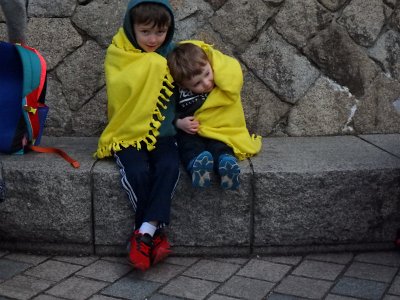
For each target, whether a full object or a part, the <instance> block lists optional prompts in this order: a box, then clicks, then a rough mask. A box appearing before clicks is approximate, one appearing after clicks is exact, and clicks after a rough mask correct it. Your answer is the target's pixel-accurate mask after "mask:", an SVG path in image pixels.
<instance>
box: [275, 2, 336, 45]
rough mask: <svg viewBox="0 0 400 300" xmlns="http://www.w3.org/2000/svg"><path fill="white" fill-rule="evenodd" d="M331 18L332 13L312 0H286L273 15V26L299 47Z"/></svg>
mask: <svg viewBox="0 0 400 300" xmlns="http://www.w3.org/2000/svg"><path fill="white" fill-rule="evenodd" d="M331 20H332V14H331V13H329V11H327V10H326V9H325V8H324V7H323V6H321V5H320V4H319V3H318V2H316V1H314V0H305V1H296V0H287V1H285V3H284V4H283V5H282V8H281V10H280V11H279V13H278V14H277V15H276V17H275V25H274V27H275V29H276V30H277V31H278V32H279V33H281V34H282V36H283V37H284V38H285V39H286V40H287V41H289V42H290V43H291V44H295V45H296V46H298V47H300V48H301V47H304V46H305V45H306V43H307V40H308V39H309V38H310V37H311V36H313V35H315V34H316V33H317V32H318V31H319V30H321V29H322V28H324V27H326V26H327V24H328V23H330V22H331Z"/></svg>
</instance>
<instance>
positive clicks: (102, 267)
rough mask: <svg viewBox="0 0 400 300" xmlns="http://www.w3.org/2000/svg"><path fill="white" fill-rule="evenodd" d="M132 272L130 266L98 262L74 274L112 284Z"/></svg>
mask: <svg viewBox="0 0 400 300" xmlns="http://www.w3.org/2000/svg"><path fill="white" fill-rule="evenodd" d="M131 270H132V267H131V266H128V265H123V264H119V263H114V262H110V261H105V260H98V261H96V262H94V263H93V264H91V265H90V266H87V267H85V268H83V269H82V270H80V271H79V272H77V273H76V275H79V276H83V277H89V278H93V279H97V280H102V281H108V282H114V281H116V280H117V279H119V278H121V277H123V276H124V275H125V274H127V273H128V272H130V271H131Z"/></svg>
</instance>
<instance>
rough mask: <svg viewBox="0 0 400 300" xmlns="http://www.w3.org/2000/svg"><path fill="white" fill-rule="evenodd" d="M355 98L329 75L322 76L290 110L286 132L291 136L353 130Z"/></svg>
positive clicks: (338, 133) (350, 131)
mask: <svg viewBox="0 0 400 300" xmlns="http://www.w3.org/2000/svg"><path fill="white" fill-rule="evenodd" d="M356 101H357V100H356V99H355V97H354V96H352V95H351V94H350V93H349V92H348V91H346V90H345V89H342V88H341V87H340V86H339V85H338V84H336V83H335V82H332V81H330V80H329V79H328V78H326V77H320V78H319V79H318V80H317V82H316V83H315V84H314V86H313V87H312V88H310V89H309V90H308V92H307V94H306V95H305V96H304V97H303V98H302V99H301V100H299V101H298V102H297V103H296V106H295V107H294V108H293V109H292V110H291V111H290V113H289V118H288V124H289V125H288V127H287V132H288V134H289V135H291V136H318V135H323V134H324V133H325V134H331V135H341V134H346V133H352V132H353V131H354V129H353V127H352V126H351V123H352V118H353V115H354V112H355V108H356Z"/></svg>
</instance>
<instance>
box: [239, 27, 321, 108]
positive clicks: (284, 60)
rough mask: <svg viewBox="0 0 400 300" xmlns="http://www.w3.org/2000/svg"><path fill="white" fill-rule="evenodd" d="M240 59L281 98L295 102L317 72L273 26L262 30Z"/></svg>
mask: <svg viewBox="0 0 400 300" xmlns="http://www.w3.org/2000/svg"><path fill="white" fill-rule="evenodd" d="M242 59H243V60H244V62H245V63H246V64H247V66H248V67H249V68H250V69H252V70H254V71H255V74H256V75H257V76H258V77H259V78H261V80H262V81H263V82H264V83H265V84H266V85H267V86H268V87H269V88H271V89H272V90H273V91H274V92H275V93H277V94H278V95H279V96H280V97H281V98H282V99H283V100H285V101H286V102H289V103H296V102H297V100H298V99H299V98H300V97H301V96H303V95H304V93H305V92H306V91H307V89H308V88H309V87H310V86H311V85H312V84H313V83H314V81H315V80H316V79H317V77H318V75H319V71H318V70H317V69H315V68H314V67H313V66H312V65H311V64H310V62H309V61H308V60H307V59H305V57H304V56H302V55H300V53H299V52H298V51H297V50H296V48H294V47H293V46H291V45H290V44H288V43H287V42H285V41H284V40H283V39H282V38H281V37H280V36H279V35H278V34H277V33H276V32H275V30H273V29H269V30H267V31H265V32H264V33H263V34H262V35H261V36H260V39H259V40H258V42H257V43H255V44H253V45H252V46H251V47H249V48H248V49H247V50H246V51H245V52H244V54H243V55H242Z"/></svg>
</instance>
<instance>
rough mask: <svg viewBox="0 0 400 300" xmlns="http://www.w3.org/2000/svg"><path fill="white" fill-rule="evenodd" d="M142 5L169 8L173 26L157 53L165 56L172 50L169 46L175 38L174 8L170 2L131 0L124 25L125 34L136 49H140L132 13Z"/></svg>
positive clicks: (163, 0) (166, 0)
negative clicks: (134, 31) (132, 10)
mask: <svg viewBox="0 0 400 300" xmlns="http://www.w3.org/2000/svg"><path fill="white" fill-rule="evenodd" d="M142 3H158V4H162V5H164V6H165V7H166V8H167V10H168V11H169V12H170V14H171V26H170V28H169V30H168V33H167V37H166V39H165V42H164V44H163V45H162V46H161V47H160V48H159V49H157V51H156V52H157V53H160V54H163V55H165V54H166V53H167V52H168V50H169V48H170V47H169V46H170V44H171V42H172V37H173V36H174V30H175V22H174V13H173V11H172V7H171V5H170V3H169V1H168V0H131V1H129V3H128V8H127V9H126V13H125V17H124V24H123V28H124V32H125V34H126V36H127V37H128V39H129V41H130V42H131V43H132V45H133V46H135V47H136V48H139V49H140V47H139V45H138V43H137V42H136V38H135V35H134V33H133V22H132V20H131V18H130V11H131V9H132V8H134V7H135V6H137V5H139V4H142Z"/></svg>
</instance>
